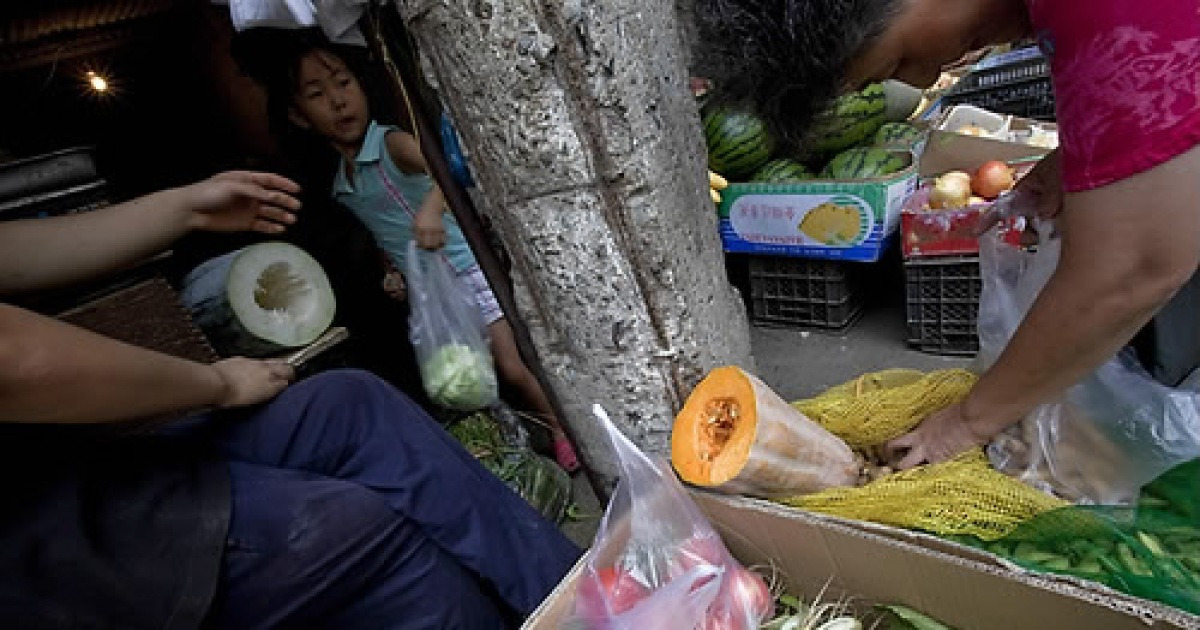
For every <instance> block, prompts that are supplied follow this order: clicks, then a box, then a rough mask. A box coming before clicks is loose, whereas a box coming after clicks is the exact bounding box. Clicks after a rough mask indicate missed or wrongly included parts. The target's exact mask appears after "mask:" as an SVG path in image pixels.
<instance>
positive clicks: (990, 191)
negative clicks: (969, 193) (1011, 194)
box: [971, 160, 1017, 199]
mask: <svg viewBox="0 0 1200 630" xmlns="http://www.w3.org/2000/svg"><path fill="white" fill-rule="evenodd" d="M1016 181H1017V180H1016V178H1015V177H1014V176H1013V170H1012V168H1011V167H1009V165H1007V164H1005V163H1004V162H1001V161H1000V160H991V161H989V162H984V163H983V165H981V166H980V167H979V168H978V169H976V170H975V176H974V177H972V178H971V189H972V190H974V191H975V194H977V195H979V196H980V197H983V198H984V199H995V198H996V197H999V196H1000V193H1002V192H1004V191H1006V190H1009V189H1010V188H1012V187H1013V185H1014V184H1016Z"/></svg>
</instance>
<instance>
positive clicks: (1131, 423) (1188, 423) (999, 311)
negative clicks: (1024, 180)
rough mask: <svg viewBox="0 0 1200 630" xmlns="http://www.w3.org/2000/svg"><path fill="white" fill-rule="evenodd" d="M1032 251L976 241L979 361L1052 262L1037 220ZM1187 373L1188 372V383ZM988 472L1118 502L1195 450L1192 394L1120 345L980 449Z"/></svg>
mask: <svg viewBox="0 0 1200 630" xmlns="http://www.w3.org/2000/svg"><path fill="white" fill-rule="evenodd" d="M1037 232H1038V234H1039V244H1038V246H1037V249H1036V251H1025V250H1022V249H1018V248H1016V247H1013V246H1011V245H1008V244H1006V243H1004V242H1003V241H1001V240H1000V239H999V238H998V237H997V235H996V233H995V231H992V232H989V233H987V234H984V235H983V236H982V237H980V239H979V247H980V266H981V271H982V276H983V294H982V296H981V298H980V304H979V317H978V329H979V346H980V354H979V359H980V361H981V362H982V364H983V365H984V366H990V365H991V364H992V363H994V362H995V361H996V359H997V357H998V356H999V355H1000V353H1001V352H1002V351H1003V350H1004V346H1005V345H1007V344H1008V340H1009V339H1010V338H1011V337H1012V335H1013V332H1014V331H1016V328H1017V326H1018V325H1019V324H1020V323H1021V320H1022V318H1024V317H1025V313H1027V312H1028V311H1029V308H1030V307H1031V306H1032V305H1033V302H1034V300H1036V299H1037V296H1038V293H1040V292H1041V290H1042V287H1043V286H1045V285H1046V281H1047V280H1049V278H1050V276H1051V275H1052V274H1053V273H1054V269H1055V267H1056V266H1057V265H1058V255H1059V248H1060V242H1059V240H1058V238H1056V237H1055V236H1053V227H1052V225H1051V224H1050V223H1049V222H1043V223H1039V224H1038V225H1037ZM1190 380H1192V379H1189V381H1190ZM988 456H989V458H990V459H991V461H992V465H993V466H995V467H996V469H997V470H1000V471H1002V472H1005V473H1007V474H1010V475H1014V476H1017V477H1019V478H1020V479H1021V480H1022V481H1025V482H1026V483H1029V484H1030V485H1033V486H1034V487H1037V488H1040V489H1042V490H1045V491H1048V492H1053V493H1054V494H1057V495H1059V496H1061V497H1063V498H1065V499H1068V500H1071V501H1075V502H1077V503H1100V504H1108V505H1116V504H1123V503H1128V502H1130V501H1133V500H1134V499H1136V498H1137V496H1138V492H1139V490H1140V489H1141V487H1142V486H1144V485H1146V484H1147V483H1149V482H1150V481H1151V480H1153V479H1155V478H1156V477H1158V476H1159V475H1161V474H1163V473H1164V472H1166V471H1167V470H1170V469H1171V468H1173V467H1175V466H1177V465H1179V464H1181V463H1183V462H1186V461H1188V460H1191V459H1193V458H1196V457H1200V393H1198V392H1197V390H1196V389H1195V388H1194V387H1191V386H1189V385H1188V383H1185V384H1184V385H1182V386H1180V387H1167V386H1165V385H1162V384H1161V383H1159V382H1158V381H1157V380H1155V379H1154V378H1153V377H1152V376H1151V375H1150V374H1149V373H1148V372H1146V370H1145V369H1143V368H1142V366H1141V364H1140V363H1138V361H1137V359H1136V358H1135V357H1134V356H1133V353H1132V352H1131V351H1129V350H1125V351H1122V352H1121V353H1119V354H1118V355H1117V356H1115V357H1113V358H1112V359H1110V360H1109V361H1107V362H1106V363H1104V364H1103V365H1101V366H1100V367H1099V368H1097V369H1096V370H1095V371H1094V372H1092V373H1091V374H1089V375H1088V376H1086V377H1085V378H1084V379H1083V380H1082V381H1080V382H1079V383H1078V384H1076V385H1075V386H1073V387H1071V388H1070V389H1068V390H1067V391H1066V392H1065V394H1063V395H1061V396H1059V398H1058V399H1056V400H1054V401H1051V402H1048V403H1046V404H1043V405H1041V406H1040V407H1038V408H1036V409H1035V410H1034V411H1033V412H1032V413H1030V414H1029V415H1028V416H1027V417H1026V418H1025V419H1024V420H1022V421H1021V423H1019V424H1018V425H1016V426H1014V427H1013V428H1011V429H1009V430H1008V431H1007V432H1005V433H1003V434H1001V435H1000V436H998V437H997V438H996V439H995V440H994V441H993V442H992V444H991V445H990V446H989V448H988Z"/></svg>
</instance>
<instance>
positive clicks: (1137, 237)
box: [889, 147, 1200, 468]
mask: <svg viewBox="0 0 1200 630" xmlns="http://www.w3.org/2000/svg"><path fill="white" fill-rule="evenodd" d="M1058 225H1059V228H1060V231H1061V234H1062V253H1061V257H1060V260H1059V263H1058V268H1057V269H1056V270H1055V272H1054V274H1053V275H1052V276H1051V278H1050V280H1049V281H1048V282H1047V284H1046V287H1045V288H1044V289H1043V290H1042V293H1041V295H1040V296H1039V297H1038V299H1037V300H1036V301H1035V302H1034V304H1033V307H1032V308H1031V309H1030V311H1029V313H1028V314H1027V316H1026V317H1025V320H1024V321H1023V322H1022V323H1021V326H1020V327H1019V328H1018V329H1017V331H1016V333H1015V334H1014V335H1013V338H1012V340H1011V341H1010V342H1009V344H1008V346H1007V347H1006V348H1005V349H1004V351H1003V352H1002V353H1001V355H1000V357H999V358H998V359H997V361H996V363H995V365H993V366H992V368H991V369H989V370H988V371H987V372H986V373H985V374H983V375H982V377H981V378H980V379H979V381H978V383H977V384H976V385H975V387H974V388H973V389H972V390H971V392H970V394H969V395H968V396H967V397H966V399H965V400H964V401H963V402H962V403H961V404H959V405H955V406H953V407H950V408H948V409H946V410H943V411H940V412H938V413H935V414H933V415H931V416H930V417H929V418H927V419H926V420H925V421H924V422H923V423H922V424H921V426H919V427H918V428H917V429H916V430H914V431H913V432H912V433H909V434H908V435H905V436H902V437H900V438H898V439H896V440H893V441H892V442H891V443H890V445H889V446H890V448H891V450H892V451H893V452H894V453H905V454H904V456H903V458H901V459H900V462H899V464H898V465H899V466H900V467H901V468H907V467H911V466H915V465H918V464H920V463H922V462H936V461H941V460H944V459H947V458H949V457H952V456H953V455H955V454H957V453H959V452H961V451H963V450H966V449H967V448H969V447H970V446H974V445H977V444H982V443H985V442H986V441H988V440H990V439H991V438H992V437H994V436H995V435H996V434H997V433H999V432H1000V431H1002V430H1004V429H1005V428H1007V427H1008V426H1011V425H1013V424H1015V423H1017V422H1018V421H1020V420H1021V418H1023V417H1024V416H1025V415H1026V414H1028V413H1029V412H1030V411H1031V410H1032V409H1033V408H1034V407H1036V406H1037V405H1038V404H1041V403H1042V402H1044V401H1046V400H1048V399H1050V398H1051V397H1053V396H1055V395H1056V394H1058V393H1059V392H1061V391H1063V390H1064V389H1066V388H1068V387H1070V386H1071V385H1073V384H1075V383H1076V382H1078V381H1079V380H1080V379H1081V378H1083V376H1085V375H1086V374H1087V373H1088V372H1089V371H1091V370H1093V369H1095V368H1096V367H1098V366H1099V365H1100V364H1101V363H1103V362H1104V361H1106V360H1107V359H1109V358H1110V357H1112V356H1113V354H1114V353H1116V352H1117V351H1118V350H1119V349H1120V348H1121V347H1122V346H1123V345H1125V344H1126V343H1128V342H1129V340H1130V339H1132V338H1133V336H1134V335H1135V334H1136V333H1137V331H1138V330H1139V329H1140V328H1141V327H1142V326H1144V325H1145V324H1146V322H1148V321H1149V320H1150V319H1151V318H1152V317H1153V316H1154V314H1155V312H1157V311H1158V309H1160V308H1161V307H1162V306H1163V305H1164V304H1166V303H1167V301H1169V300H1170V298H1171V297H1172V295H1174V293H1175V292H1176V291H1177V290H1178V289H1179V288H1180V287H1181V286H1182V285H1183V284H1184V283H1186V282H1187V281H1188V279H1189V278H1190V277H1191V276H1192V274H1193V273H1195V272H1196V269H1197V266H1198V265H1200V147H1195V148H1193V149H1191V150H1190V151H1187V152H1186V153H1183V154H1181V155H1179V156H1177V157H1175V158H1174V159H1172V160H1169V161H1167V162H1165V163H1163V164H1160V165H1158V166H1156V167H1154V168H1152V169H1150V170H1148V171H1144V172H1142V173H1139V174H1137V175H1134V176H1131V177H1128V178H1125V179H1122V180H1120V181H1118V182H1116V183H1113V184H1109V185H1107V186H1104V187H1101V188H1097V189H1093V190H1088V191H1085V192H1077V193H1068V194H1067V195H1066V196H1065V197H1064V202H1063V210H1062V212H1061V214H1060V215H1059V218H1058Z"/></svg>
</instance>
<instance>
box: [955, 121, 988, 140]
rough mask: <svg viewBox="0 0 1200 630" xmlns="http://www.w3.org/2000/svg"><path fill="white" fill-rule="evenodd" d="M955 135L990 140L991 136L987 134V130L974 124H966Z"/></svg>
mask: <svg viewBox="0 0 1200 630" xmlns="http://www.w3.org/2000/svg"><path fill="white" fill-rule="evenodd" d="M957 133H960V134H962V135H964V136H975V137H977V138H990V137H991V135H992V134H990V133H988V130H987V129H984V128H983V127H980V126H979V125H974V124H968V125H963V126H961V127H959V128H958V131H957Z"/></svg>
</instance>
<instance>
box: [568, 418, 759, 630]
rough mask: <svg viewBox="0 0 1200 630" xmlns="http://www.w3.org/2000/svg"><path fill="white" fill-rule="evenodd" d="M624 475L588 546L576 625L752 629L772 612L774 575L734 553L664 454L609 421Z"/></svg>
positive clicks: (607, 629) (605, 629) (617, 629)
mask: <svg viewBox="0 0 1200 630" xmlns="http://www.w3.org/2000/svg"><path fill="white" fill-rule="evenodd" d="M595 413H596V416H597V417H598V418H599V421H600V422H601V423H603V425H604V427H605V429H606V430H607V432H608V435H609V438H610V440H611V441H612V444H613V449H614V450H615V451H616V453H617V457H618V459H619V461H620V464H621V481H620V483H619V484H618V486H617V489H616V492H615V494H614V495H613V498H612V501H611V503H610V504H609V507H608V511H607V512H606V513H605V514H604V519H603V520H602V521H601V523H600V529H599V531H598V532H597V534H596V540H595V544H593V545H592V549H591V550H590V551H589V552H588V556H587V558H586V562H585V567H584V571H583V574H582V575H581V576H580V580H579V586H578V590H577V591H576V595H575V611H574V618H573V619H571V621H570V623H569V624H568V625H567V627H569V628H577V629H587V630H667V629H670V630H693V629H696V630H718V629H721V630H743V629H744V630H753V629H756V628H758V627H759V624H760V623H761V622H762V621H764V620H766V619H768V618H770V616H771V614H772V612H773V610H774V600H773V598H772V595H771V592H770V590H769V589H768V588H767V585H766V583H765V582H764V581H763V579H762V578H761V577H760V576H759V575H758V574H757V573H754V572H752V571H750V570H748V569H746V568H745V567H743V566H742V565H741V564H739V563H738V561H737V560H735V559H734V558H733V556H731V555H730V554H729V551H727V550H726V549H725V544H724V543H723V542H721V538H720V537H719V536H717V533H716V532H715V531H713V528H712V525H710V524H709V522H708V520H707V519H706V518H705V517H704V515H703V514H701V513H700V509H699V508H697V507H696V504H695V503H693V502H692V500H691V499H690V498H689V497H688V495H687V493H686V492H685V491H684V489H683V486H682V485H681V484H680V483H679V481H678V480H677V479H676V477H675V474H674V472H672V470H671V467H670V465H668V464H667V462H665V461H658V462H655V461H651V460H650V459H649V458H648V457H647V456H646V455H645V454H643V453H642V452H641V451H639V450H638V448H637V447H636V446H634V445H633V443H632V442H630V441H629V440H628V439H627V438H626V437H625V436H624V435H622V434H621V432H620V431H619V430H618V429H617V428H616V427H615V426H613V424H612V423H611V422H610V421H609V419H608V416H607V414H605V413H604V410H603V409H601V408H600V407H599V406H598V405H597V406H596V407H595Z"/></svg>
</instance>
